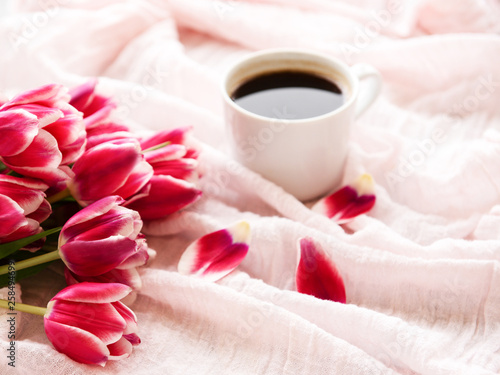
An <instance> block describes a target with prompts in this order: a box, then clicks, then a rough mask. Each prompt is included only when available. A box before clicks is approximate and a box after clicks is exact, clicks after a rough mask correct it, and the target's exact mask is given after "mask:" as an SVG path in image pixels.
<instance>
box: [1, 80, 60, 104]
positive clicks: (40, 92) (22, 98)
mask: <svg viewBox="0 0 500 375" xmlns="http://www.w3.org/2000/svg"><path fill="white" fill-rule="evenodd" d="M67 91H68V90H67V89H66V88H65V87H64V86H62V85H57V84H48V85H44V86H40V87H37V88H36V89H33V90H29V91H24V92H22V93H20V94H18V95H16V96H15V97H14V98H12V99H11V100H9V101H8V102H7V103H5V104H4V106H5V107H12V106H14V105H20V104H27V103H40V104H48V105H47V106H48V107H51V106H52V105H53V104H55V103H56V101H60V100H66V99H67V100H66V101H68V100H69V95H68V93H67ZM2 108H3V107H2Z"/></svg>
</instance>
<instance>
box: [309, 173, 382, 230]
mask: <svg viewBox="0 0 500 375" xmlns="http://www.w3.org/2000/svg"><path fill="white" fill-rule="evenodd" d="M373 190H374V183H373V178H372V177H371V176H370V175H369V174H363V175H361V176H360V177H358V179H357V180H356V181H355V182H354V183H353V184H352V186H350V185H346V186H344V187H343V188H341V189H339V190H337V191H336V192H334V193H333V194H331V195H329V196H327V197H325V198H323V199H321V200H319V201H318V202H317V203H316V204H315V205H314V206H313V207H312V210H313V211H315V212H319V213H321V214H323V215H325V216H328V217H329V218H331V219H333V220H334V221H336V222H337V223H338V224H344V223H347V222H349V221H351V220H352V219H354V218H355V217H356V216H359V215H361V214H364V213H366V212H368V211H370V210H371V209H372V207H373V206H374V205H375V200H376V198H375V194H374V193H373Z"/></svg>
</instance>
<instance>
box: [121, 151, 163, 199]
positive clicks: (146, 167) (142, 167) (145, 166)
mask: <svg viewBox="0 0 500 375" xmlns="http://www.w3.org/2000/svg"><path fill="white" fill-rule="evenodd" d="M153 174H154V172H153V167H152V166H151V165H150V164H149V163H148V162H146V161H145V160H143V161H142V162H139V163H137V164H136V165H135V167H134V169H133V170H132V172H131V173H130V175H129V176H128V178H127V180H126V181H125V183H124V184H123V185H122V186H121V187H120V188H118V189H116V190H115V191H114V193H113V194H116V195H119V196H120V197H123V198H124V199H127V198H129V197H130V196H132V195H134V194H135V193H138V192H139V191H140V190H141V189H142V188H143V187H144V186H145V185H146V184H147V183H148V182H149V180H150V179H151V177H152V176H153Z"/></svg>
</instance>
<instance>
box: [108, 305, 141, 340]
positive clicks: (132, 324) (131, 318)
mask: <svg viewBox="0 0 500 375" xmlns="http://www.w3.org/2000/svg"><path fill="white" fill-rule="evenodd" d="M111 304H112V305H113V307H114V308H115V309H116V311H117V312H118V313H119V314H120V315H121V317H122V318H123V319H124V320H125V322H126V324H127V328H125V330H124V331H123V334H125V335H130V334H132V333H137V331H138V330H139V328H138V327H137V316H136V315H135V314H134V312H133V311H132V310H131V309H130V308H128V307H127V306H125V305H124V304H123V303H122V302H120V301H117V302H112V303H111Z"/></svg>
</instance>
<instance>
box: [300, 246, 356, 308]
mask: <svg viewBox="0 0 500 375" xmlns="http://www.w3.org/2000/svg"><path fill="white" fill-rule="evenodd" d="M298 246H299V251H300V260H299V264H298V266H297V273H296V283H297V291H298V292H300V293H304V294H309V295H311V296H314V297H316V298H320V299H325V300H331V301H335V302H341V303H345V302H346V296H345V287H344V281H343V280H342V277H341V276H340V274H339V272H338V270H337V268H336V267H335V264H334V263H333V262H332V261H331V260H329V259H328V258H327V257H326V255H325V254H324V252H323V249H322V248H321V247H320V245H319V244H318V243H316V242H315V241H313V239H312V238H310V237H305V238H301V239H300V240H299V242H298Z"/></svg>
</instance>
